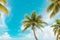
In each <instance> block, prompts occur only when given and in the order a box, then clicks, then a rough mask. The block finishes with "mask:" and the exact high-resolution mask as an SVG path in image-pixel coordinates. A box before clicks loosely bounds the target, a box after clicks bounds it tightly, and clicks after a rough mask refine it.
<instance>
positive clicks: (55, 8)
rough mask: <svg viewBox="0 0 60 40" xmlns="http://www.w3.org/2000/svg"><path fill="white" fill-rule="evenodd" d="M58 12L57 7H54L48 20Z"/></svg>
mask: <svg viewBox="0 0 60 40" xmlns="http://www.w3.org/2000/svg"><path fill="white" fill-rule="evenodd" d="M58 11H59V6H58V5H56V6H55V7H54V10H53V12H52V13H51V15H50V18H52V17H54V16H55V15H56V14H57V12H58Z"/></svg>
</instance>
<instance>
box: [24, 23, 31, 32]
mask: <svg viewBox="0 0 60 40" xmlns="http://www.w3.org/2000/svg"><path fill="white" fill-rule="evenodd" d="M24 26H25V28H24V29H23V32H24V31H26V30H27V29H28V28H29V27H30V23H29V24H28V23H27V24H25V25H24Z"/></svg>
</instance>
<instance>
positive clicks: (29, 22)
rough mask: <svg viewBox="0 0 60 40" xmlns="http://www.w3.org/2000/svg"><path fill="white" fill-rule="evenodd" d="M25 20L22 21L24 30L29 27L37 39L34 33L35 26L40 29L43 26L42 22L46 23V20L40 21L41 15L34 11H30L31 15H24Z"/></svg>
mask: <svg viewBox="0 0 60 40" xmlns="http://www.w3.org/2000/svg"><path fill="white" fill-rule="evenodd" d="M25 17H26V20H24V21H23V25H24V30H23V31H26V30H27V29H28V28H30V27H31V29H32V31H33V33H34V37H35V39H36V40H38V38H37V36H36V33H35V28H39V29H41V28H42V27H43V24H47V23H46V22H44V21H42V20H41V18H42V16H41V15H37V14H36V12H35V11H34V12H32V15H31V17H29V16H28V15H25Z"/></svg>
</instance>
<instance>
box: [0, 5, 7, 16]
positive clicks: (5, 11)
mask: <svg viewBox="0 0 60 40" xmlns="http://www.w3.org/2000/svg"><path fill="white" fill-rule="evenodd" d="M0 10H2V11H3V12H4V13H5V14H6V15H8V9H7V8H6V7H4V6H3V5H2V4H0Z"/></svg>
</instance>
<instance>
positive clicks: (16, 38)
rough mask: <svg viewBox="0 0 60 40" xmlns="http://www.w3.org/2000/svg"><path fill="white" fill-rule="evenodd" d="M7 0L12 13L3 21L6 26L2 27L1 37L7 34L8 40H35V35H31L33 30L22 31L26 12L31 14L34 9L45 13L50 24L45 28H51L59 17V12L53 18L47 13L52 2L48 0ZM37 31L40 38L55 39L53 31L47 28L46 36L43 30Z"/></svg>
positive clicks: (43, 39) (45, 17)
mask: <svg viewBox="0 0 60 40" xmlns="http://www.w3.org/2000/svg"><path fill="white" fill-rule="evenodd" d="M7 2H8V4H7V8H8V10H9V14H10V15H9V16H6V17H5V20H4V21H3V23H5V25H4V26H5V27H1V28H0V29H1V30H0V31H1V33H0V35H1V38H4V39H5V38H6V37H4V36H7V37H8V40H24V39H26V40H34V37H33V36H32V37H31V35H33V33H32V31H30V29H28V31H26V32H25V33H22V28H23V25H22V20H24V15H25V14H28V15H30V14H31V12H32V11H34V10H35V11H36V12H37V14H41V15H43V20H44V21H46V22H48V23H49V25H48V26H46V27H45V28H44V30H46V29H49V28H50V25H51V24H52V23H53V22H54V20H55V19H56V18H57V17H58V18H59V14H57V15H56V17H54V18H53V19H51V20H50V19H49V15H48V14H46V8H47V7H48V5H49V4H50V2H48V1H47V0H8V1H7ZM6 28H7V29H6ZM50 29H51V28H50ZM50 29H49V30H50ZM4 30H6V31H4ZM37 31H38V30H37ZM36 33H37V34H38V38H39V40H54V39H55V37H54V35H53V33H52V31H51V33H50V31H47V30H46V31H45V32H43V33H45V34H44V35H45V36H44V35H43V33H42V32H39V31H38V32H36ZM39 33H40V34H39ZM48 33H49V35H48ZM39 35H41V36H42V38H40V36H39ZM51 35H53V36H51ZM48 36H51V39H50V38H48ZM45 37H47V38H45ZM10 38H11V39H10ZM27 38H28V39H27ZM4 39H3V40H4Z"/></svg>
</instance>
